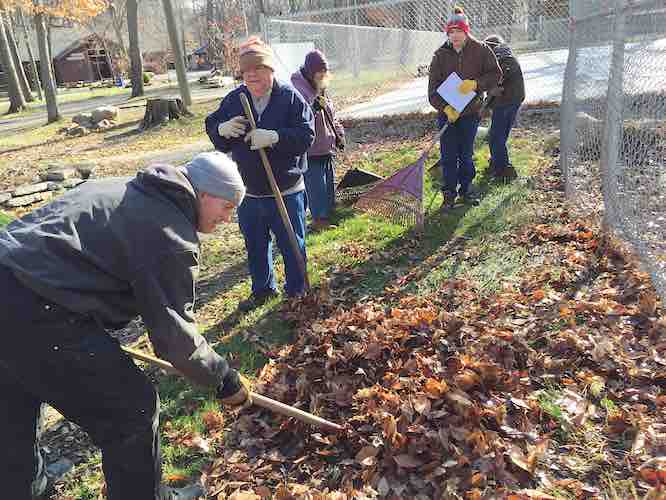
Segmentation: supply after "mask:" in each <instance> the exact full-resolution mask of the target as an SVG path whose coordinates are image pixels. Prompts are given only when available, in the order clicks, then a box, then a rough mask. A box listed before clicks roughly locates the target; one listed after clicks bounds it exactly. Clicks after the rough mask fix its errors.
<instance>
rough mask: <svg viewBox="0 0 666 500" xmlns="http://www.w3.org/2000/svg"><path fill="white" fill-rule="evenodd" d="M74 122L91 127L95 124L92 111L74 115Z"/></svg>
mask: <svg viewBox="0 0 666 500" xmlns="http://www.w3.org/2000/svg"><path fill="white" fill-rule="evenodd" d="M72 122H73V123H76V124H78V125H81V126H82V127H87V128H90V127H92V125H93V119H92V113H79V114H78V115H74V117H73V118H72Z"/></svg>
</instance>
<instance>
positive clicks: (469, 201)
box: [460, 191, 479, 207]
mask: <svg viewBox="0 0 666 500" xmlns="http://www.w3.org/2000/svg"><path fill="white" fill-rule="evenodd" d="M460 199H461V201H462V202H463V203H464V204H465V205H471V206H473V207H477V206H479V197H478V196H477V195H476V193H474V192H472V191H467V192H466V193H460Z"/></svg>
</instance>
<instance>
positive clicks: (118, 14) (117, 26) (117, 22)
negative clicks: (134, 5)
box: [109, 2, 129, 59]
mask: <svg viewBox="0 0 666 500" xmlns="http://www.w3.org/2000/svg"><path fill="white" fill-rule="evenodd" d="M121 5H122V4H121ZM124 5H125V10H127V9H128V8H129V6H128V5H127V2H126V3H125V4H124ZM109 10H110V12H111V24H112V25H113V31H114V32H115V34H116V41H117V42H118V46H119V47H120V53H121V55H122V56H123V57H124V58H125V59H127V57H128V55H129V54H128V53H127V48H126V47H125V40H124V39H123V24H124V20H125V19H126V18H127V16H126V13H125V12H123V10H122V8H121V9H117V8H116V7H115V6H114V5H113V4H111V7H110V8H109Z"/></svg>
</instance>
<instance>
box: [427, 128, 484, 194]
mask: <svg viewBox="0 0 666 500" xmlns="http://www.w3.org/2000/svg"><path fill="white" fill-rule="evenodd" d="M479 121H480V117H479V115H469V116H462V117H460V118H458V120H456V121H455V122H454V123H452V124H451V125H449V127H448V128H447V129H446V130H445V131H444V133H443V134H442V138H441V139H440V141H439V151H440V158H441V160H440V162H441V165H442V175H443V178H444V188H443V191H444V192H446V193H450V194H456V193H458V194H461V195H464V194H465V193H467V191H468V190H469V187H470V185H471V184H472V181H473V180H474V177H475V176H476V168H474V158H473V157H474V139H475V138H476V131H477V130H478V128H479ZM446 122H447V120H446V116H445V115H440V116H439V117H438V118H437V125H438V126H439V128H440V129H441V128H442V127H443V126H444V125H445V124H446ZM458 186H460V188H458Z"/></svg>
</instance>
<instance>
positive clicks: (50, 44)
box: [44, 15, 53, 64]
mask: <svg viewBox="0 0 666 500" xmlns="http://www.w3.org/2000/svg"><path fill="white" fill-rule="evenodd" d="M44 24H45V25H46V40H47V42H48V45H47V46H48V48H49V64H53V36H52V35H53V30H52V29H51V16H47V15H44Z"/></svg>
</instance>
